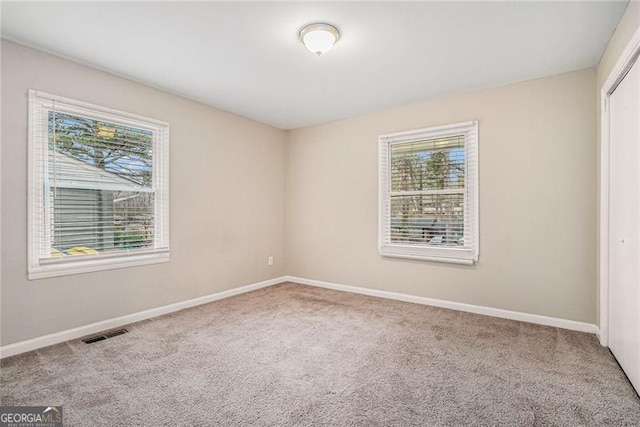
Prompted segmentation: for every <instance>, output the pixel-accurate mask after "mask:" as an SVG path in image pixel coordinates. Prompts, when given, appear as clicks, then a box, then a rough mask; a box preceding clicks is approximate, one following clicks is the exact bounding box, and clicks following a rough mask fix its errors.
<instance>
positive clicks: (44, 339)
mask: <svg viewBox="0 0 640 427" xmlns="http://www.w3.org/2000/svg"><path fill="white" fill-rule="evenodd" d="M284 281H286V278H285V277H277V278H275V279H271V280H265V281H264V282H258V283H253V284H250V285H246V286H241V287H239V288H235V289H230V290H228V291H223V292H218V293H215V294H211V295H206V296H203V297H199V298H194V299H190V300H187V301H181V302H177V303H175V304H169V305H164V306H162V307H157V308H152V309H149V310H145V311H139V312H137V313H132V314H127V315H125V316H121V317H116V318H114V319H108V320H103V321H101V322H96V323H91V324H89V325H85V326H80V327H78V328H73V329H67V330H66V331H61V332H56V333H54V334H50V335H44V336H41V337H37V338H33V339H30V340H26V341H20V342H17V343H14V344H8V345H5V346H2V347H0V358H5V357H9V356H13V355H16V354H20V353H25V352H27V351H31V350H37V349H39V348H42V347H48V346H50V345H54V344H59V343H61V342H65V341H69V340H74V339H77V338H81V337H84V336H86V335H91V334H95V333H96V332H101V331H104V330H107V329H112V328H118V327H120V326H124V325H128V324H130V323H135V322H139V321H141V320H146V319H150V318H152V317H157V316H162V315H163V314H167V313H173V312H175V311H179V310H184V309H185V308H190V307H195V306H197V305H202V304H206V303H209V302H213V301H217V300H221V299H224V298H229V297H232V296H234V295H239V294H244V293H246V292H251V291H255V290H256V289H261V288H266V287H267V286H272V285H276V284H278V283H282V282H284Z"/></svg>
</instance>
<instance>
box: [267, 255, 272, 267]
mask: <svg viewBox="0 0 640 427" xmlns="http://www.w3.org/2000/svg"><path fill="white" fill-rule="evenodd" d="M267 264H269V265H273V257H272V256H270V257H269V258H268V259H267Z"/></svg>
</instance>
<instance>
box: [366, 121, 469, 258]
mask: <svg viewBox="0 0 640 427" xmlns="http://www.w3.org/2000/svg"><path fill="white" fill-rule="evenodd" d="M379 190H380V193H379V214H378V217H379V221H380V223H379V250H380V254H381V255H384V256H391V257H400V258H414V259H424V260H431V261H445V262H455V263H463V264H472V263H473V262H474V261H477V260H478V123H477V122H475V121H473V122H465V123H456V124H452V125H446V126H438V127H433V128H428V129H420V130H415V131H409V132H401V133H394V134H389V135H381V136H380V137H379Z"/></svg>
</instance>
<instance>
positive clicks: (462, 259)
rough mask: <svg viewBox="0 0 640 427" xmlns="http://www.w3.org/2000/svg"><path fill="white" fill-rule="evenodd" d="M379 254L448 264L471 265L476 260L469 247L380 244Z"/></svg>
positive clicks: (476, 257)
mask: <svg viewBox="0 0 640 427" xmlns="http://www.w3.org/2000/svg"><path fill="white" fill-rule="evenodd" d="M379 251H380V255H382V256H384V257H390V258H405V259H414V260H421V261H433V262H445V263H450V264H464V265H473V264H475V262H476V261H477V260H478V256H477V255H474V253H473V251H472V250H469V249H454V248H430V247H413V246H402V245H382V246H380V250H379Z"/></svg>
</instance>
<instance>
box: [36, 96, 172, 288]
mask: <svg viewBox="0 0 640 427" xmlns="http://www.w3.org/2000/svg"><path fill="white" fill-rule="evenodd" d="M29 149H30V170H29V180H30V184H29V190H30V197H29V217H30V218H29V219H30V221H29V278H31V279H34V278H40V277H50V276H56V275H64V274H74V273H82V272H87V271H94V270H101V269H107V268H119V267H126V266H132V265H141V264H148V263H153V262H162V261H167V260H168V256H169V127H168V124H167V123H164V122H160V121H157V120H152V119H147V118H144V117H140V116H135V115H132V114H128V113H123V112H119V111H115V110H111V109H107V108H103V107H98V106H95V105H90V104H87V103H83V102H79V101H74V100H71V99H67V98H62V97H58V96H54V95H49V94H46V93H43V92H37V91H29Z"/></svg>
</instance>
